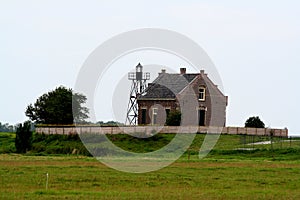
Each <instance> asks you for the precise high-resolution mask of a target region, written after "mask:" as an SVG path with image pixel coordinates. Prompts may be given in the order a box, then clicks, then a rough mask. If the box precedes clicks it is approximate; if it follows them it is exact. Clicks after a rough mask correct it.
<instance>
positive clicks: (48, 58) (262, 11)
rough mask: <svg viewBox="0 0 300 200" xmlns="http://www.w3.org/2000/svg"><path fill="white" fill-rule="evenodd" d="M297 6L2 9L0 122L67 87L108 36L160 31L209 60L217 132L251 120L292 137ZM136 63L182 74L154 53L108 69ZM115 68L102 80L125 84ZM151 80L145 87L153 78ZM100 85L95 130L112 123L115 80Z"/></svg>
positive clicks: (76, 4) (135, 4)
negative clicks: (220, 102)
mask: <svg viewBox="0 0 300 200" xmlns="http://www.w3.org/2000/svg"><path fill="white" fill-rule="evenodd" d="M299 7H300V2H299V1H292V0H287V1H269V0H265V1H258V0H253V1H238V0H235V1H234V0H227V1H221V0H215V1H208V0H207V1H192V0H190V1H179V0H178V1H176V0H172V1H155V0H152V1H141V0H140V1H130V0H129V1H114V0H112V1H76V0H75V1H74V0H72V1H68V0H65V1H56V0H51V1H47V0H45V1H37V0H35V1H34V0H27V1H21V0H20V1H15V0H10V1H4V0H2V1H0V44H1V45H0V75H1V76H0V77H1V78H0V87H1V100H0V102H1V103H0V122H2V123H5V122H7V123H10V124H16V123H20V122H23V121H25V120H27V118H26V116H25V114H24V112H25V109H26V107H27V105H28V104H30V103H34V102H35V100H36V99H37V98H38V97H39V96H41V95H42V94H44V93H46V92H48V91H50V90H53V89H55V88H56V87H58V86H60V85H64V86H66V87H70V88H73V87H74V84H75V82H76V78H77V76H78V73H79V71H80V69H81V67H82V65H83V63H84V62H85V60H86V59H87V58H88V56H89V55H90V53H91V52H93V50H94V49H96V48H97V47H98V46H99V45H101V44H102V43H103V42H105V41H107V40H108V39H110V38H112V37H113V36H115V35H118V34H121V33H123V32H126V31H131V30H135V29H140V28H160V29H168V30H172V31H176V32H178V33H180V34H183V35H185V36H187V37H189V38H190V39H192V40H193V41H195V42H197V43H198V44H199V45H200V46H201V47H202V48H203V49H204V50H205V51H206V53H207V54H208V55H209V57H210V58H211V60H212V61H213V63H214V64H215V66H216V68H217V70H218V72H219V75H220V77H221V79H222V83H223V88H224V92H225V94H226V95H228V96H229V104H228V107H227V126H244V123H245V121H246V119H247V118H249V117H251V116H259V117H260V118H261V119H262V120H263V121H264V123H265V124H266V126H267V127H274V128H285V127H287V128H288V129H289V134H291V135H300V127H299V125H298V117H299V114H300V112H299V111H300V109H299V105H298V102H299V100H300V94H299V92H298V91H299V89H298V87H299V85H300V84H299V83H300V80H299V78H298V76H299V74H300V68H299V67H298V66H299V64H300V56H299V55H298V54H299V52H300V20H299V19H300V12H299ZM142 54H143V55H142ZM162 57H164V59H165V60H164V61H162ZM138 62H141V63H143V64H145V65H147V64H161V62H162V63H164V62H166V63H168V65H172V69H170V70H171V71H172V70H174V71H176V69H179V68H180V67H182V66H183V65H184V66H186V65H187V64H186V63H184V62H183V61H182V60H179V59H178V58H175V57H172V56H170V55H163V54H162V53H160V54H159V53H157V52H156V53H153V52H148V53H147V52H141V53H135V54H132V55H128V57H125V58H122V59H120V60H119V61H118V62H117V63H116V64H115V65H117V64H118V63H119V65H120V66H121V65H122V66H124V65H126V66H127V67H128V66H129V68H128V69H129V70H130V69H133V68H134V67H135V65H136V64H137V63H138ZM117 69H118V68H117V67H116V68H115V69H114V68H112V69H111V71H110V72H109V74H108V76H109V75H111V76H116V77H118V78H119V80H122V81H123V82H124V83H125V82H126V81H125V80H126V73H125V72H124V73H117V71H118V70H117ZM126 69H127V68H126ZM114 70H115V71H114ZM145 70H147V69H145ZM148 70H150V69H148ZM151 70H153V69H151ZM156 71H157V72H156V73H158V72H159V69H157V70H156ZM188 72H189V71H188ZM151 73H152V75H151V77H152V80H153V78H155V76H156V74H155V72H151ZM208 76H209V74H208ZM105 80H106V79H103V80H101V81H99V85H98V90H97V94H96V95H95V99H96V101H97V102H104V103H106V105H107V106H106V108H101V107H100V105H102V103H101V104H97V105H95V110H101V109H102V110H101V112H99V113H98V114H97V119H98V120H99V121H100V120H102V121H106V120H110V119H119V118H118V117H115V116H114V115H115V114H114V111H113V110H114V108H112V107H114V106H113V105H114V103H113V102H114V101H113V100H112V98H113V96H114V94H113V93H114V92H113V91H115V93H116V91H118V90H117V89H116V88H118V85H119V83H120V81H119V83H118V81H116V82H110V81H109V80H106V81H105ZM127 84H128V86H130V83H128V82H127ZM103 87H104V88H106V90H107V89H109V91H110V93H109V92H108V91H106V90H105V89H102V90H101V88H103ZM128 90H129V89H128ZM111 91H112V92H111ZM119 92H123V94H124V95H126V94H127V93H128V91H119ZM105 94H107V95H105ZM103 96H108V97H107V98H106V100H104V99H105V98H102V97H103ZM109 97H110V98H109ZM122 98H123V97H122ZM127 101H128V99H127V98H125V97H124V101H123V102H125V103H124V106H121V107H120V109H123V110H125V111H126V106H127ZM119 106H120V105H119ZM124 119H125V117H124Z"/></svg>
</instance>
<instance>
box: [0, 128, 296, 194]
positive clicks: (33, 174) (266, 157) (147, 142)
mask: <svg viewBox="0 0 300 200" xmlns="http://www.w3.org/2000/svg"><path fill="white" fill-rule="evenodd" d="M108 137H109V139H110V140H111V141H112V142H113V143H115V144H116V145H118V146H120V147H121V148H123V149H125V150H129V151H132V152H150V151H154V150H156V149H159V148H161V147H163V146H164V145H166V144H168V143H169V142H170V141H171V140H172V139H173V138H174V134H158V135H156V136H154V137H151V138H145V139H137V138H134V137H131V136H128V135H110V136H108ZM204 137H205V135H203V134H197V135H196V137H195V139H194V141H193V143H192V145H191V146H190V148H189V149H188V151H187V152H186V153H185V154H183V155H182V156H181V158H180V159H178V160H177V161H176V162H175V163H173V164H172V165H170V166H168V167H166V168H163V169H161V170H158V171H155V172H150V173H144V174H130V173H122V172H119V171H116V170H113V169H110V168H108V167H106V166H105V165H103V164H101V163H99V162H98V161H96V160H95V159H94V158H92V157H86V156H83V155H80V154H76V155H72V151H73V150H74V149H78V150H80V153H81V154H85V153H86V152H85V153H84V150H85V149H84V146H83V145H82V143H81V141H80V139H79V138H78V136H76V135H71V136H67V135H35V136H34V140H33V147H34V148H33V150H31V152H28V153H27V154H24V155H20V154H13V153H10V152H14V151H15V148H14V138H15V134H13V133H0V144H1V146H0V152H1V153H2V154H0V199H164V200H165V199H300V192H299V188H300V170H299V168H300V144H299V140H295V141H292V140H291V141H289V142H281V139H279V138H273V140H274V143H273V145H272V146H271V145H270V144H267V145H254V146H253V145H248V144H249V143H251V142H252V141H255V142H257V141H267V140H269V138H267V137H252V136H239V135H222V136H220V138H219V140H218V142H217V144H216V145H215V148H214V149H213V150H212V151H211V152H210V153H209V154H208V156H207V157H205V158H204V159H202V160H199V158H198V152H199V148H200V146H201V144H202V142H203V140H204ZM280 143H281V144H280ZM103 145H105V144H103ZM245 147H246V148H249V149H251V148H253V147H254V150H239V149H241V148H245ZM7 153H9V154H7ZM53 154H58V155H56V156H54V155H53ZM36 155H47V156H36ZM47 173H48V174H49V185H48V189H47V190H46V174H47Z"/></svg>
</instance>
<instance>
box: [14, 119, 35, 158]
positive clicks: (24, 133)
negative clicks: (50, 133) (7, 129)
mask: <svg viewBox="0 0 300 200" xmlns="http://www.w3.org/2000/svg"><path fill="white" fill-rule="evenodd" d="M30 127H31V123H30V122H29V121H27V122H24V124H23V125H22V124H19V125H18V126H17V131H16V139H15V146H16V150H17V153H26V151H28V150H30V149H31V142H32V131H30Z"/></svg>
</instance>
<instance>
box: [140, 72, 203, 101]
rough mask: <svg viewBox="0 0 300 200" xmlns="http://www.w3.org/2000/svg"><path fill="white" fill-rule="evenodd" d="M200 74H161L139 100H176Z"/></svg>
mask: <svg viewBox="0 0 300 200" xmlns="http://www.w3.org/2000/svg"><path fill="white" fill-rule="evenodd" d="M198 75H199V74H169V73H160V74H159V76H158V77H157V78H156V79H155V80H154V81H153V82H152V83H150V84H149V86H148V88H147V89H146V90H145V93H144V94H143V95H142V96H140V97H139V99H147V98H149V99H152V98H174V99H175V97H176V95H177V94H178V93H179V92H180V91H182V90H183V89H184V88H185V87H186V86H187V85H188V84H189V83H190V82H191V81H192V80H194V79H195V78H196V76H198Z"/></svg>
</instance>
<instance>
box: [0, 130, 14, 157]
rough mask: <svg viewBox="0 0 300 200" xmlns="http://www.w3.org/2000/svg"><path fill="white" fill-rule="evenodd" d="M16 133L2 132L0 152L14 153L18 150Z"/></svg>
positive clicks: (0, 133)
mask: <svg viewBox="0 0 300 200" xmlns="http://www.w3.org/2000/svg"><path fill="white" fill-rule="evenodd" d="M15 138H16V134H15V133H3V132H0V153H12V152H15V151H16V147H15Z"/></svg>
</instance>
